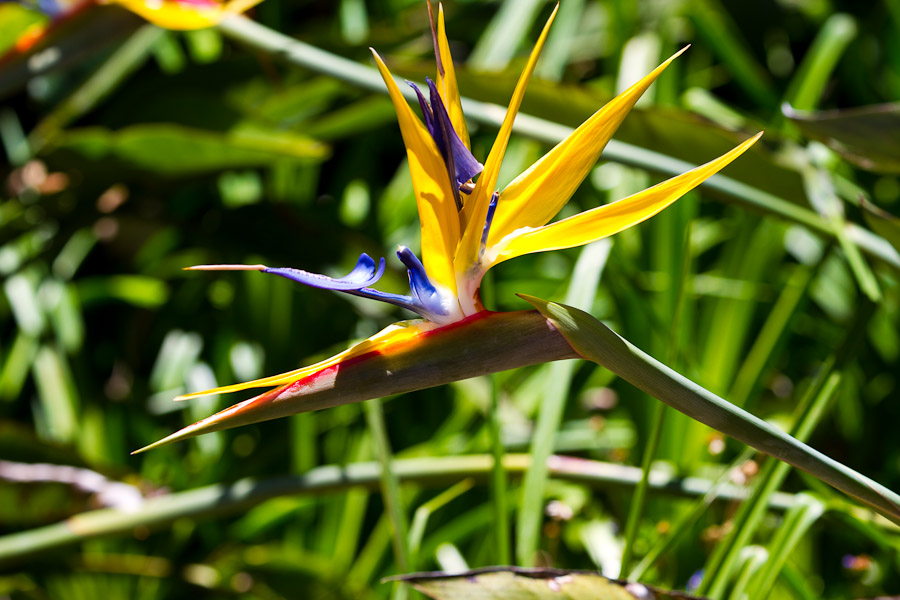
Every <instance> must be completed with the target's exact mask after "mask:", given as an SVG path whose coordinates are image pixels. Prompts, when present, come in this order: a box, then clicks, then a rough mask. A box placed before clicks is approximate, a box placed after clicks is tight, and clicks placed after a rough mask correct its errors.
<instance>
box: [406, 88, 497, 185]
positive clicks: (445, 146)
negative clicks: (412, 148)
mask: <svg viewBox="0 0 900 600" xmlns="http://www.w3.org/2000/svg"><path fill="white" fill-rule="evenodd" d="M425 81H427V82H428V90H429V95H430V97H431V104H430V105H429V104H428V102H427V101H426V100H425V96H424V95H423V94H422V92H421V91H419V88H418V87H416V84H414V83H412V82H407V83H409V85H410V87H411V88H412V89H414V90H415V91H416V96H418V98H419V107H420V108H421V109H422V116H423V117H424V118H425V127H427V128H428V133H430V134H431V137H432V138H433V139H434V143H435V144H436V145H437V147H438V149H439V150H440V151H441V155H442V156H443V157H444V162H446V163H447V167H448V169H450V168H452V169H453V178H454V179H455V180H456V184H457V186H460V185H462V184H464V183H465V182H467V181H469V180H470V179H472V178H473V177H475V176H476V175H478V174H479V173H481V172H482V171H483V170H484V165H482V164H481V163H480V162H478V160H477V159H476V158H475V156H474V155H473V154H472V153H471V152H470V151H469V149H468V148H466V145H465V144H464V143H463V141H462V140H461V139H460V138H459V135H458V134H457V133H456V130H455V129H453V124H452V123H451V122H450V115H449V114H448V113H447V108H446V107H445V106H444V102H443V100H441V95H440V94H439V93H438V90H437V86H436V85H435V84H434V82H433V81H432V80H431V79H429V78H427V77H426V78H425ZM445 132H446V133H445Z"/></svg>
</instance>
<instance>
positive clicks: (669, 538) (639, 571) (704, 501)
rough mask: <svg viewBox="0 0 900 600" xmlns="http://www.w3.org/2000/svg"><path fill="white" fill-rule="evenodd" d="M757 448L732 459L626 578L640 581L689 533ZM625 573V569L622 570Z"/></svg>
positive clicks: (747, 449)
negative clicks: (734, 471) (735, 472)
mask: <svg viewBox="0 0 900 600" xmlns="http://www.w3.org/2000/svg"><path fill="white" fill-rule="evenodd" d="M754 452H755V450H753V449H752V448H745V449H744V451H743V452H741V453H740V454H739V455H738V457H737V458H735V459H734V460H733V461H731V464H729V465H728V466H727V467H726V468H725V469H724V470H723V471H722V474H721V475H719V477H718V478H717V479H716V480H715V481H714V482H713V485H712V487H710V489H709V491H708V492H706V494H704V495H703V496H701V497H700V498H698V499H697V500H696V501H695V502H694V505H693V506H692V507H691V508H690V510H688V511H687V512H686V513H684V514H683V515H682V516H681V517H680V518H679V519H678V520H677V521H676V522H675V523H674V524H673V525H672V526H671V527H670V528H669V532H668V533H667V534H666V536H665V537H664V538H663V539H662V540H661V542H659V543H657V544H656V545H654V546H653V547H652V548H651V549H650V551H649V552H647V554H645V555H644V558H642V559H641V562H639V563H638V564H637V566H635V567H634V568H633V569H632V570H631V571H630V572H629V573H627V574H626V575H625V579H627V580H628V581H639V580H640V579H641V577H643V575H644V573H646V572H647V570H648V569H649V568H650V567H652V566H653V565H654V564H655V563H656V561H657V560H659V559H660V557H662V556H664V555H665V554H666V553H667V552H668V551H669V550H670V549H671V548H672V547H673V546H674V545H675V542H677V541H678V540H679V539H680V538H681V536H682V535H684V534H685V533H687V531H688V530H689V529H690V528H691V526H693V524H694V523H696V522H697V519H699V518H700V516H701V515H703V513H704V512H706V509H707V508H709V506H710V505H711V504H712V503H713V501H714V500H716V499H717V498H720V497H721V494H722V491H723V490H725V489H728V488H729V487H730V486H731V485H732V484H731V483H730V475H731V473H732V471H733V470H734V469H736V468H738V467H740V466H741V465H742V464H744V463H745V462H747V461H748V460H750V457H752V456H753V453H754ZM622 573H623V574H625V571H624V570H623V571H622Z"/></svg>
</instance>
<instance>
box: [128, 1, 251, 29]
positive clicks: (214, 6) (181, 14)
mask: <svg viewBox="0 0 900 600" xmlns="http://www.w3.org/2000/svg"><path fill="white" fill-rule="evenodd" d="M111 1H112V2H114V3H115V4H119V5H121V6H123V7H125V8H127V9H128V10H130V11H131V12H133V13H136V14H138V15H140V16H141V17H143V18H145V19H147V20H148V21H150V22H151V23H153V24H154V25H158V26H160V27H163V28H165V29H177V30H187V29H203V28H205V27H212V26H213V25H216V24H217V23H219V21H221V20H222V19H224V18H225V17H227V16H229V15H236V14H240V13H242V12H244V11H246V10H248V9H250V8H251V7H253V6H254V5H256V4H259V3H260V2H261V1H262V0H232V1H231V2H226V3H224V4H220V3H218V2H213V1H212V0H209V1H202V0H201V1H197V0H194V1H178V0H162V1H159V2H147V0H111Z"/></svg>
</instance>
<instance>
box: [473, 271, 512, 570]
mask: <svg viewBox="0 0 900 600" xmlns="http://www.w3.org/2000/svg"><path fill="white" fill-rule="evenodd" d="M481 289H482V293H483V298H484V302H485V305H486V306H493V305H494V302H495V301H494V277H493V273H487V275H486V276H485V277H484V279H483V280H482V284H481ZM488 380H489V381H490V403H489V405H488V415H487V419H488V434H489V436H490V440H491V455H492V456H493V457H494V465H493V468H492V469H491V503H492V504H493V507H494V522H493V526H494V545H495V547H496V550H497V554H496V559H495V560H496V563H497V564H499V565H508V564H510V562H511V557H512V553H511V551H510V539H509V506H508V505H507V496H508V495H509V494H508V492H507V488H508V486H507V481H506V479H507V478H506V470H505V469H504V468H503V453H504V448H503V423H502V422H501V420H500V384H499V382H498V381H497V374H496V373H493V374H491V375H488Z"/></svg>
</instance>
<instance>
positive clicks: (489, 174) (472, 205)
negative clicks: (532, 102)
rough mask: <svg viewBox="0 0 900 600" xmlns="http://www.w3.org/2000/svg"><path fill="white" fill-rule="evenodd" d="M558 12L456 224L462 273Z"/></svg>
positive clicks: (474, 252)
mask: <svg viewBox="0 0 900 600" xmlns="http://www.w3.org/2000/svg"><path fill="white" fill-rule="evenodd" d="M558 10H559V4H557V5H556V7H555V8H554V9H553V13H552V14H551V15H550V18H549V19H547V24H546V25H544V30H543V31H542V32H541V36H540V37H539V38H538V41H537V43H536V44H535V45H534V49H532V51H531V55H530V56H529V57H528V62H527V63H526V64H525V68H524V69H523V70H522V74H521V75H520V76H519V81H518V82H517V83H516V89H515V90H514V91H513V95H512V98H511V99H510V101H509V106H508V107H507V109H506V116H505V117H504V118H503V124H502V125H501V126H500V132H499V133H498V134H497V138H496V139H495V140H494V145H493V146H492V147H491V153H490V154H488V158H487V160H486V161H485V163H484V171H483V172H482V173H481V177H479V179H478V182H477V183H476V185H475V190H474V191H473V192H472V194H471V196H470V197H469V200H468V202H466V204H465V208H464V210H463V214H462V215H460V220H461V221H462V223H464V224H465V231H464V232H463V234H462V242H461V243H460V247H459V250H458V251H457V254H456V260H455V264H456V269H457V271H458V272H460V273H463V272H465V271H468V270H469V269H470V268H472V267H473V266H474V265H475V264H476V263H477V261H478V254H479V250H480V246H481V234H482V231H483V228H484V219H485V217H486V216H487V211H488V205H489V204H490V201H491V196H492V195H493V194H494V187H495V186H496V185H497V177H499V176H500V163H502V162H503V155H504V154H505V153H506V146H507V145H508V144H509V136H510V135H511V134H512V126H513V122H514V121H515V120H516V113H518V112H519V107H520V106H521V105H522V98H523V97H524V96H525V88H527V87H528V81H529V80H530V79H531V74H532V73H534V67H535V66H536V65H537V61H538V57H539V56H540V55H541V49H543V47H544V42H545V41H546V40H547V34H548V33H550V25H551V24H552V23H553V19H554V17H556V12H557V11H558Z"/></svg>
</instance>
